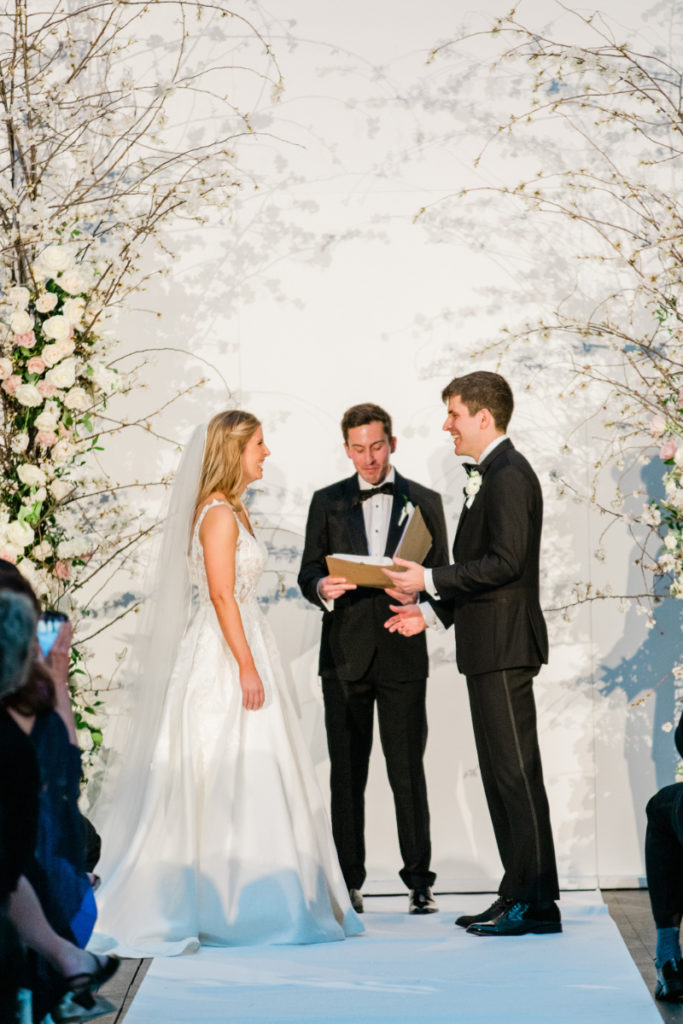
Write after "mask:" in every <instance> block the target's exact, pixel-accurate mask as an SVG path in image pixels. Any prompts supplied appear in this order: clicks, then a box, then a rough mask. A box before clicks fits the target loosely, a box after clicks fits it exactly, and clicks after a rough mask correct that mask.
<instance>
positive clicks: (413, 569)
mask: <svg viewBox="0 0 683 1024" xmlns="http://www.w3.org/2000/svg"><path fill="white" fill-rule="evenodd" d="M394 562H395V563H396V565H405V567H406V568H405V572H395V571H392V570H391V569H382V572H383V573H385V574H386V575H387V576H388V577H389V579H390V580H391V583H392V586H393V587H394V588H395V589H396V590H399V591H400V592H401V593H402V594H414V593H417V592H419V591H420V590H424V588H425V571H424V569H423V568H422V566H421V565H420V563H419V562H408V561H407V560H406V559H405V558H394Z"/></svg>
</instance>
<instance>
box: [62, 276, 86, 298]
mask: <svg viewBox="0 0 683 1024" xmlns="http://www.w3.org/2000/svg"><path fill="white" fill-rule="evenodd" d="M59 287H60V288H63V289H64V291H65V292H68V293H69V295H80V294H81V292H84V291H85V289H86V282H85V278H84V277H83V275H82V274H81V273H80V271H78V270H68V271H67V272H66V273H65V274H62V276H61V277H60V279H59Z"/></svg>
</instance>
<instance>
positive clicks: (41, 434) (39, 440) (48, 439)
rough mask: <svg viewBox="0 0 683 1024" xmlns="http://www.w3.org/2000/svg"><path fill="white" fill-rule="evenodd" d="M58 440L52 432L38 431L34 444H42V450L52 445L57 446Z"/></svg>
mask: <svg viewBox="0 0 683 1024" xmlns="http://www.w3.org/2000/svg"><path fill="white" fill-rule="evenodd" d="M58 440H59V438H58V437H57V435H56V434H55V432H54V430H39V431H38V433H37V434H36V444H42V446H43V447H44V448H52V445H53V444H57V441H58Z"/></svg>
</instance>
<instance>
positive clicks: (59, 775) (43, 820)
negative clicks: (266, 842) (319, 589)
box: [0, 567, 118, 1021]
mask: <svg viewBox="0 0 683 1024" xmlns="http://www.w3.org/2000/svg"><path fill="white" fill-rule="evenodd" d="M10 568H12V569H13V567H10ZM2 570H3V571H0V599H2V608H3V609H4V608H5V606H6V605H7V607H8V608H10V609H11V606H12V602H14V603H17V602H18V603H19V607H23V608H24V610H25V612H26V610H28V612H27V619H28V621H29V624H30V628H29V642H28V646H27V647H26V648H23V647H21V645H20V644H19V643H18V642H17V640H16V636H15V634H17V629H16V628H15V627H14V625H13V618H12V616H11V615H10V614H9V613H7V614H2V613H0V620H1V621H0V650H1V651H2V656H3V658H4V660H5V662H7V663H8V664H9V662H10V660H11V658H10V654H11V652H12V651H15V652H18V655H21V657H23V658H24V661H23V662H22V673H21V677H18V676H17V674H16V673H15V675H14V677H13V679H14V685H13V686H9V685H8V686H6V687H4V689H0V695H2V699H1V700H0V750H1V751H2V754H3V755H7V754H10V755H11V754H12V752H13V751H14V756H15V757H16V756H17V754H16V751H17V750H19V751H20V750H21V749H23V750H24V752H25V753H26V749H27V748H26V744H27V738H26V737H27V735H28V736H30V740H29V741H28V749H29V751H30V755H31V756H30V759H29V761H28V762H27V764H28V763H30V764H31V766H32V769H33V774H32V775H31V773H30V772H29V771H28V770H27V771H26V772H25V775H26V777H27V778H30V779H31V780H32V782H31V785H32V787H33V788H32V790H31V792H32V793H33V794H34V797H33V800H31V799H30V798H29V797H27V794H26V793H24V794H23V797H22V798H21V801H20V802H18V803H19V808H20V809H21V810H22V811H23V812H24V817H27V816H28V817H30V839H29V838H28V837H27V839H26V842H25V844H24V850H23V856H22V859H21V865H20V869H21V874H20V877H18V878H17V875H18V874H19V869H18V868H17V869H15V870H14V872H13V873H12V876H11V878H10V879H9V880H8V883H7V885H6V886H5V889H6V890H7V892H8V893H9V899H8V900H6V901H5V902H6V903H7V904H8V914H7V917H8V918H9V920H10V921H11V922H12V923H13V924H14V925H15V926H16V929H17V930H18V932H19V934H20V936H21V938H22V939H23V941H24V944H25V945H26V946H28V947H29V948H30V949H32V950H33V951H35V952H36V953H38V954H39V955H40V957H42V958H43V959H44V962H45V963H46V965H47V966H48V969H49V970H48V973H47V974H46V972H45V971H44V970H42V971H39V973H38V974H36V972H35V971H33V972H32V973H31V975H30V987H31V988H32V990H33V994H34V999H33V1010H34V1019H35V1020H40V1019H41V1018H42V1017H43V1016H44V1015H45V1013H47V1012H48V1010H50V1008H52V1007H53V1006H54V1005H55V1004H56V1003H59V1002H60V1000H61V997H62V995H64V993H65V992H66V993H68V995H69V998H70V1000H71V1001H72V1002H71V1003H70V1004H69V1005H70V1006H71V1008H72V1009H73V1003H74V1002H75V1003H76V1004H77V1007H78V1008H79V1009H80V1011H81V1012H79V1014H78V1016H79V1019H81V1020H85V1019H92V1018H93V1017H95V1016H99V1015H101V1014H102V1013H106V1012H109V1010H111V1009H112V1008H113V1007H112V1006H111V1004H108V1003H106V1004H105V1003H100V1004H98V1003H97V1002H96V1000H95V998H94V996H93V991H94V990H95V989H96V988H97V987H98V986H99V985H101V984H102V983H103V982H104V981H106V980H107V978H109V977H111V976H112V974H113V973H114V971H115V970H116V968H117V966H118V962H117V961H116V960H115V959H113V958H97V957H94V956H93V955H92V954H90V953H85V952H83V951H82V950H81V949H79V948H78V946H83V945H85V942H87V940H88V938H89V936H90V933H91V931H92V927H93V925H94V921H95V917H96V910H95V904H94V898H93V895H92V888H91V885H90V881H89V879H88V876H87V874H86V873H85V870H84V864H83V859H84V857H83V854H84V843H83V840H84V831H83V824H82V819H81V816H80V813H79V811H78V807H77V799H78V785H79V779H80V754H79V751H78V749H77V747H76V746H75V745H74V744H75V740H76V730H75V725H74V722H73V715H72V712H71V707H70V703H69V701H68V690H67V686H66V671H67V666H68V649H69V646H70V639H71V636H70V627H67V628H66V629H65V630H64V636H63V638H62V639H63V641H64V642H63V643H62V647H63V648H65V650H66V661H65V665H63V666H62V668H63V669H64V671H63V672H62V673H61V676H62V678H60V679H59V680H58V681H57V685H58V687H60V686H61V688H62V690H63V693H62V699H61V701H60V702H59V703H61V708H60V711H61V716H63V717H64V721H62V717H61V716H60V714H57V713H56V712H55V711H53V710H52V708H53V706H54V704H55V684H54V682H53V678H52V677H51V676H50V674H49V672H48V671H47V669H46V667H45V666H44V665H42V664H41V663H40V661H36V654H37V644H36V643H35V622H36V611H35V609H36V605H37V602H36V599H35V595H33V592H32V591H31V589H30V587H29V586H28V584H27V583H26V581H25V580H24V579H23V577H21V576H20V574H19V573H18V572H16V570H13V571H10V569H7V570H5V569H4V567H2ZM17 592H18V593H17ZM12 630H14V632H12ZM13 637H14V639H13ZM58 640H59V638H58ZM62 653H64V652H62ZM27 654H28V656H27ZM58 664H59V662H58V660H57V659H56V667H57V666H58ZM27 665H28V666H29V668H28V672H29V675H28V679H26V680H24V678H23V677H24V674H25V672H26V666H27ZM8 672H9V669H8ZM17 681H20V682H21V683H22V685H21V686H20V687H17V686H16V683H17ZM65 696H66V700H65ZM31 741H32V743H31ZM72 741H73V742H72ZM34 749H35V751H36V752H37V754H38V765H36V758H35V754H34V753H33V750H34ZM27 756H28V755H27ZM18 765H19V766H21V761H18ZM1 767H5V764H4V759H3V760H2V761H0V770H1ZM6 768H7V770H6V771H5V772H4V773H3V778H4V779H5V778H7V776H8V772H9V770H10V769H9V765H7V766H6ZM36 768H38V772H39V777H38V780H37V781H36ZM12 770H13V771H14V772H16V771H17V765H16V764H15V765H13V768H12ZM8 793H10V794H11V786H9V785H8V786H7V787H5V786H4V784H3V796H5V797H6V796H7V795H8ZM36 797H37V799H38V811H37V819H36ZM16 821H18V814H17V810H16V807H15V808H14V811H12V809H11V808H10V810H9V811H8V813H7V814H5V815H4V816H3V817H2V818H0V848H2V849H4V848H5V846H6V845H7V844H8V843H11V840H12V836H13V834H14V832H15V831H16V829H15V823H16ZM19 824H21V823H19ZM21 831H22V830H21V829H19V832H21ZM23 831H24V832H26V831H27V830H26V829H24V830H23ZM36 891H37V892H38V893H39V894H40V899H39V898H38V896H37V895H36ZM10 937H11V933H10ZM2 959H3V962H4V958H2ZM39 963H40V961H39ZM48 975H51V976H48ZM14 977H15V978H16V977H17V974H16V972H15V975H14ZM83 1011H85V1012H83ZM55 1012H56V1011H55V1010H53V1014H54V1013H55ZM0 1019H1V1020H3V1021H4V1020H5V1019H9V1020H11V1019H13V1018H11V1017H10V1016H9V1015H8V1016H7V1017H5V1016H3V1017H0ZM56 1019H59V1018H56ZM61 1019H65V1018H64V1017H62V1018H61Z"/></svg>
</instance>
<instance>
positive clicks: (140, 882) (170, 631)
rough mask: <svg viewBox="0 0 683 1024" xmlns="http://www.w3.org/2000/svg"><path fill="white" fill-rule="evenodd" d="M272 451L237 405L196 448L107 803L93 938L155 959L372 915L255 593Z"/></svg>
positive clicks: (180, 492) (351, 924)
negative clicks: (250, 498) (259, 518)
mask: <svg viewBox="0 0 683 1024" xmlns="http://www.w3.org/2000/svg"><path fill="white" fill-rule="evenodd" d="M269 454H270V452H269V451H268V448H267V447H266V444H265V441H264V440H263V430H262V428H261V425H260V423H259V421H258V420H257V419H256V418H255V417H254V416H252V415H251V414H250V413H247V412H241V411H236V410H232V411H229V412H222V413H219V414H218V415H217V416H214V418H213V419H212V420H211V422H210V423H209V424H208V428H199V429H198V431H196V432H195V435H193V438H192V440H191V442H190V444H189V445H188V446H187V448H186V450H185V453H184V455H183V460H182V462H181V467H180V469H179V472H178V474H177V476H176V482H175V484H174V488H173V495H172V499H171V508H170V510H169V515H168V518H167V522H166V529H165V536H164V541H163V547H162V552H161V555H160V573H161V575H160V577H159V578H158V580H157V584H156V587H155V590H154V595H155V601H154V604H155V609H154V612H153V616H152V617H153V622H152V624H151V626H149V627H148V629H147V633H148V639H149V645H148V653H147V656H146V657H143V659H142V663H141V666H140V667H139V673H140V674H138V675H137V687H136V689H137V690H138V691H140V692H139V693H138V697H137V703H136V707H135V709H133V710H131V709H129V710H128V713H127V714H126V715H124V716H123V719H124V722H126V721H127V723H128V728H129V731H128V733H127V735H126V737H125V739H124V741H123V744H122V743H121V739H120V737H119V743H118V749H119V750H120V751H121V750H122V751H124V753H123V754H122V755H121V764H120V766H119V771H118V772H116V771H113V777H114V780H115V788H114V791H113V797H112V799H111V800H110V801H109V803H107V801H106V799H104V798H103V799H102V800H100V801H99V802H98V803H97V804H96V811H97V812H98V815H99V816H98V817H97V821H98V823H99V824H100V828H101V829H102V831H103V851H104V856H103V864H102V868H101V874H102V878H103V883H102V888H101V890H100V893H101V895H99V896H98V903H99V907H100V909H99V918H98V934H97V936H96V939H95V942H94V943H92V944H91V947H90V948H94V949H97V950H99V951H105V950H106V951H111V950H115V951H116V952H118V953H119V954H122V955H124V956H135V957H137V956H145V957H147V956H159V955H175V954H178V953H184V952H188V951H191V950H195V949H197V948H198V946H199V945H200V944H206V945H257V944H270V943H311V942H328V941H332V940H335V939H343V938H344V937H345V936H347V935H355V934H358V933H360V932H362V931H363V926H362V924H361V923H360V920H359V919H358V917H357V916H356V914H355V913H354V911H353V910H352V909H351V906H350V904H349V897H348V893H347V890H346V886H345V884H344V880H343V878H342V874H341V871H340V868H339V864H338V861H337V855H336V852H335V848H334V843H333V840H332V833H331V830H330V825H329V823H328V818H327V814H326V810H325V807H324V805H323V800H322V796H321V794H320V791H319V789H318V786H317V783H316V780H315V776H314V767H313V763H312V761H311V758H310V756H309V753H308V750H307V748H306V745H305V741H304V738H303V735H302V733H301V730H300V727H299V724H298V720H297V717H296V713H295V711H294V708H293V705H292V702H291V699H290V697H289V694H288V692H287V687H286V685H285V682H284V679H283V675H282V669H281V667H280V662H279V656H278V652H277V648H276V646H275V642H274V640H273V637H272V634H271V632H270V628H269V625H268V623H267V622H266V619H265V617H264V615H263V613H262V612H261V609H260V608H259V605H258V601H257V596H256V588H257V584H258V581H259V577H260V576H261V573H262V571H263V567H264V564H265V559H266V555H265V550H264V548H263V546H262V545H261V543H260V542H259V540H258V539H257V537H256V536H255V534H254V531H253V528H252V525H251V522H250V519H249V513H248V511H247V509H246V506H245V505H244V503H243V501H242V494H243V492H244V490H245V488H246V487H248V486H249V484H251V483H253V482H254V481H255V480H258V479H260V478H261V477H262V475H263V463H264V461H265V459H266V458H267V457H268V456H269ZM131 725H132V728H131ZM102 818H103V819H104V820H101V819H102Z"/></svg>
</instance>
